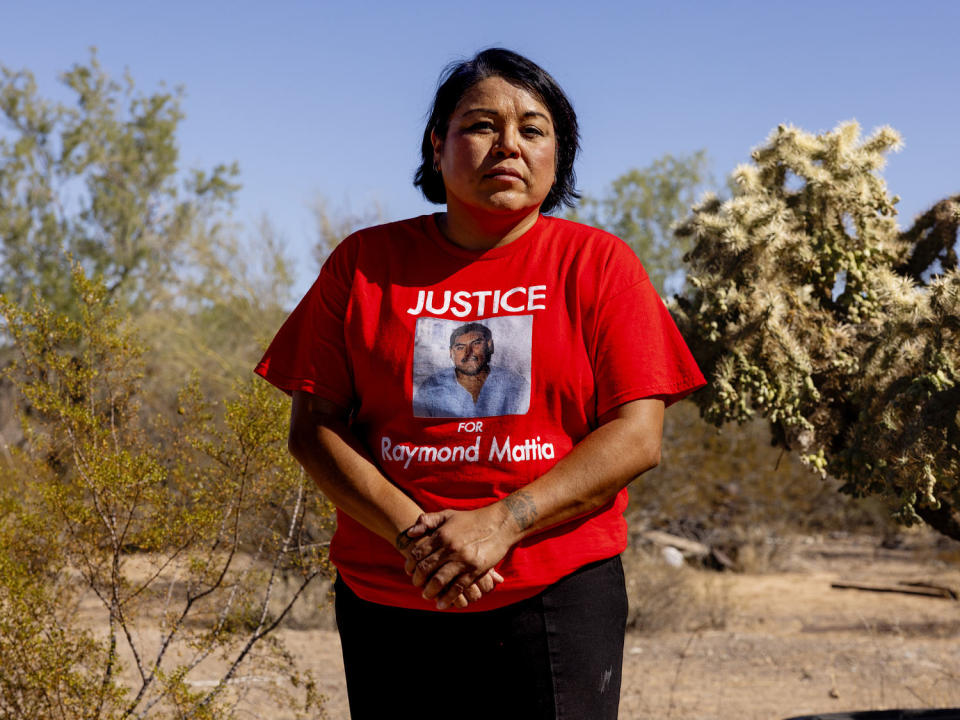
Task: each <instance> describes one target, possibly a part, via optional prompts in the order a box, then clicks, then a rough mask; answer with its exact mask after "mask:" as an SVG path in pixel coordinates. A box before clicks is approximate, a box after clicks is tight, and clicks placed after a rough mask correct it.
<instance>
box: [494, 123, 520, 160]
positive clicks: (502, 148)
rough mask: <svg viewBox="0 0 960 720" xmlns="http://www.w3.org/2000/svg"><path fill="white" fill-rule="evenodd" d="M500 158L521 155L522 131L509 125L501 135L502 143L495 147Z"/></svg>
mask: <svg viewBox="0 0 960 720" xmlns="http://www.w3.org/2000/svg"><path fill="white" fill-rule="evenodd" d="M494 152H495V153H497V155H499V156H500V157H518V156H519V155H520V131H519V130H518V129H517V128H512V127H510V126H509V125H508V126H507V127H505V128H504V129H503V132H502V133H500V141H499V142H498V143H497V145H496V147H494Z"/></svg>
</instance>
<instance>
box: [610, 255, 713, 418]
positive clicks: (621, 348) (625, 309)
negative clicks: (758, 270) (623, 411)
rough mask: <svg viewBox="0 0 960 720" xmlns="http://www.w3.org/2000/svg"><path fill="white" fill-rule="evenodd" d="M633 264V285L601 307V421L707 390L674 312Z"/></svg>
mask: <svg viewBox="0 0 960 720" xmlns="http://www.w3.org/2000/svg"><path fill="white" fill-rule="evenodd" d="M631 255H632V252H631ZM631 261H632V263H634V264H635V265H636V267H631V268H630V269H629V270H628V271H627V272H624V273H622V276H623V277H625V278H626V279H627V280H628V282H630V284H629V285H627V286H626V287H622V286H621V288H620V289H616V290H615V291H613V292H612V293H610V294H609V295H607V296H606V297H602V298H601V300H600V304H599V306H598V307H597V316H596V318H597V319H596V323H597V324H596V335H595V347H594V353H593V355H594V376H595V381H596V389H597V416H598V417H599V416H601V415H603V414H604V413H606V412H607V411H609V410H611V409H613V408H615V407H617V406H618V405H622V404H623V403H626V402H630V401H631V400H639V399H641V398H645V397H651V396H654V395H657V396H660V397H662V398H663V400H664V402H665V403H666V405H668V406H669V405H672V404H673V403H675V402H677V401H678V400H680V399H682V398H684V397H686V396H687V395H689V394H690V393H692V392H693V391H694V390H697V389H698V388H701V387H703V386H704V385H706V380H704V377H703V374H702V373H701V372H700V368H698V367H697V364H696V361H695V360H694V359H693V356H692V355H691V353H690V350H689V348H687V345H686V343H685V342H684V340H683V337H682V336H681V335H680V331H679V330H678V329H677V326H676V323H674V321H673V318H672V317H671V316H670V312H669V311H668V310H667V308H666V306H665V305H664V304H663V301H662V300H661V299H660V296H659V295H658V294H657V291H656V289H655V288H654V287H653V284H652V283H651V282H650V280H649V278H648V277H647V275H646V273H645V272H644V271H643V269H642V267H640V266H639V262H638V261H636V259H635V256H634V257H633V258H631V259H630V261H628V262H631ZM614 267H616V265H614ZM601 285H602V284H601Z"/></svg>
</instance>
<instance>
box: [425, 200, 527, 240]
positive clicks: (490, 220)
mask: <svg viewBox="0 0 960 720" xmlns="http://www.w3.org/2000/svg"><path fill="white" fill-rule="evenodd" d="M539 216H540V208H539V207H536V208H532V209H526V210H523V211H520V212H517V213H504V214H502V215H501V214H497V215H493V214H491V213H489V212H474V211H472V208H466V207H457V206H454V207H451V206H450V205H449V204H448V205H447V212H445V213H443V214H442V215H440V217H439V218H438V220H439V222H438V224H439V226H440V232H442V233H443V235H444V236H445V237H446V238H447V240H449V241H450V242H452V243H454V244H455V245H459V246H460V247H462V248H465V249H467V250H489V249H491V248H495V247H500V246H501V245H509V244H510V243H512V242H513V241H514V240H516V239H517V238H518V237H520V236H521V235H523V234H524V233H525V232H527V230H529V229H530V228H532V227H533V226H534V225H535V224H536V222H537V218H538V217H539Z"/></svg>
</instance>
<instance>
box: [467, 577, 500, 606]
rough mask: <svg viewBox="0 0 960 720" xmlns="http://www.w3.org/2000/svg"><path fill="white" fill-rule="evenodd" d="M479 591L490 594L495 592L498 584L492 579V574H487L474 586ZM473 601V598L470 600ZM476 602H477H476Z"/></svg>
mask: <svg viewBox="0 0 960 720" xmlns="http://www.w3.org/2000/svg"><path fill="white" fill-rule="evenodd" d="M472 587H476V588H477V589H479V590H480V591H481V592H484V593H488V592H493V588H495V587H496V583H495V582H494V581H493V578H492V577H490V573H489V572H488V573H485V574H484V575H483V576H482V577H481V578H479V579H478V580H477V582H476V583H475V584H474V585H473V586H472ZM470 599H471V600H473V598H470ZM474 602H476V600H474Z"/></svg>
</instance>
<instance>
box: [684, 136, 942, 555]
mask: <svg viewBox="0 0 960 720" xmlns="http://www.w3.org/2000/svg"><path fill="white" fill-rule="evenodd" d="M899 143H900V138H899V136H898V135H897V133H896V132H894V131H893V130H892V129H890V128H881V129H880V130H878V131H877V132H876V133H875V134H873V135H872V136H870V137H869V138H867V139H865V140H861V139H860V136H859V129H858V127H857V126H856V125H855V124H852V123H851V124H846V125H842V126H840V127H838V128H837V129H836V130H835V131H833V132H829V133H824V134H821V135H813V134H810V133H807V132H804V131H802V130H799V129H797V128H792V127H784V126H781V127H780V128H778V129H777V130H776V131H775V132H774V133H773V135H772V136H771V137H770V139H769V140H768V142H767V143H766V144H765V145H763V146H762V147H760V148H758V149H757V150H755V151H754V152H753V154H752V158H753V163H752V164H750V165H742V166H740V167H738V168H737V170H736V171H735V172H734V179H735V181H736V189H735V192H734V196H733V197H732V198H731V199H729V200H727V201H725V202H721V201H720V200H719V199H717V198H715V197H707V198H706V199H705V200H704V201H703V202H701V203H700V204H698V205H697V206H696V207H695V208H694V209H693V211H692V214H691V215H690V217H689V218H688V219H687V220H686V221H685V222H684V223H683V224H681V225H680V227H679V228H678V230H677V234H678V235H679V236H680V237H682V238H692V239H693V241H694V243H695V245H694V248H693V250H691V251H690V253H688V255H687V260H688V277H687V280H688V288H689V289H688V290H687V292H686V293H685V294H684V295H683V296H681V297H678V298H677V303H676V306H675V309H676V312H677V319H678V324H679V325H680V327H681V331H682V332H683V333H684V336H685V338H686V339H687V341H688V343H689V344H690V346H691V348H692V350H693V352H694V355H695V357H696V359H697V361H698V362H699V364H700V366H701V368H702V369H703V370H704V372H705V374H706V375H707V376H708V379H709V381H710V382H709V385H708V386H707V388H705V389H704V390H702V391H700V392H699V393H697V394H696V395H694V402H696V403H697V405H698V406H699V407H700V410H701V412H702V414H703V417H704V418H705V419H707V420H708V421H710V422H712V423H714V424H716V425H718V426H719V425H722V424H724V423H727V422H731V421H736V422H739V423H743V422H746V421H748V420H750V419H751V418H752V417H754V416H760V417H763V418H765V419H766V420H767V421H768V423H769V427H770V429H771V431H772V435H773V440H774V442H775V443H776V444H777V445H778V446H779V447H781V448H784V449H787V450H794V451H796V452H797V453H798V454H799V455H800V456H801V458H802V459H803V460H804V461H805V462H806V463H808V464H809V465H810V466H811V467H812V468H814V469H815V470H817V471H819V472H820V473H821V474H822V475H823V476H827V475H829V476H832V477H834V478H837V479H838V480H840V481H841V482H842V483H843V484H842V486H841V489H842V490H843V491H844V492H846V493H849V494H851V495H854V496H864V495H877V496H880V497H882V498H884V499H885V500H886V501H887V502H889V503H890V504H891V506H892V507H893V510H894V512H895V515H896V517H897V518H898V519H899V520H900V521H901V522H903V523H906V524H910V523H913V522H916V521H918V520H920V519H921V518H922V519H923V520H924V521H926V522H927V523H929V524H930V525H932V526H933V527H935V528H936V529H938V530H940V531H941V532H943V533H945V534H947V535H949V536H951V537H953V538H955V539H960V522H958V515H957V511H958V508H960V273H958V269H957V254H956V248H955V244H956V241H957V228H958V226H960V210H958V208H960V197H953V198H948V199H946V200H944V201H942V202H940V203H938V204H937V205H936V206H935V207H934V208H933V209H931V211H930V212H928V213H926V214H924V215H923V216H922V217H920V218H919V219H918V220H917V223H916V224H915V225H914V226H913V227H912V228H910V229H908V230H906V231H903V232H901V231H900V230H899V228H898V226H897V223H896V219H895V217H896V211H895V204H896V202H897V198H895V197H890V196H889V195H888V193H887V189H886V185H885V183H884V181H883V179H882V177H881V176H880V175H879V169H880V168H881V167H882V166H883V164H884V160H885V153H887V152H888V151H890V150H891V149H893V148H896V147H897V146H898V145H899Z"/></svg>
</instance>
